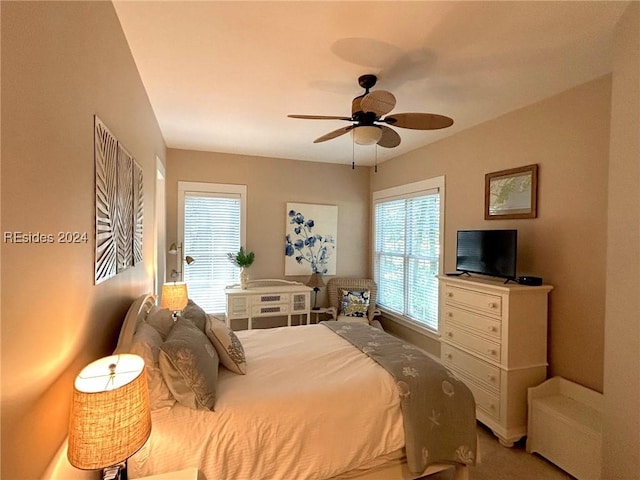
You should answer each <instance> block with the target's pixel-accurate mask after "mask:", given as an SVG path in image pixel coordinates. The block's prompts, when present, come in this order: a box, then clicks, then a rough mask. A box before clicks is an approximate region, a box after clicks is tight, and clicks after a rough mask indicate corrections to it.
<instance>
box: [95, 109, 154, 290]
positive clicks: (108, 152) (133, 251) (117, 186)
mask: <svg viewBox="0 0 640 480" xmlns="http://www.w3.org/2000/svg"><path fill="white" fill-rule="evenodd" d="M94 152H95V153H94V154H95V193H96V204H95V207H96V220H95V221H96V237H95V239H96V254H95V278H94V280H95V283H96V285H97V284H99V283H101V282H103V281H105V280H107V279H109V278H111V277H113V276H115V275H116V274H118V273H120V272H122V271H124V270H126V269H127V268H129V267H130V266H132V265H135V264H137V263H139V262H141V261H142V259H143V253H142V233H143V232H142V227H143V220H144V189H143V186H144V182H143V175H142V168H141V167H140V165H138V163H137V162H136V161H135V160H134V159H133V157H132V156H131V155H130V154H129V152H128V151H127V150H126V149H125V148H124V146H122V144H120V143H119V142H118V140H117V139H116V137H115V136H114V135H113V134H112V133H111V132H110V131H109V129H108V128H107V127H106V126H105V125H104V123H103V122H102V121H101V120H100V119H99V118H98V117H97V116H94Z"/></svg>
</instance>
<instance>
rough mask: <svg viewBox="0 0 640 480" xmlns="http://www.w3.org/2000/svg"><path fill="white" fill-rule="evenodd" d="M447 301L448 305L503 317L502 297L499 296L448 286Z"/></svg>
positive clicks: (446, 288) (446, 289) (446, 291)
mask: <svg viewBox="0 0 640 480" xmlns="http://www.w3.org/2000/svg"><path fill="white" fill-rule="evenodd" d="M444 295H445V300H446V303H447V304H451V303H453V304H458V305H462V306H466V307H468V308H471V309H473V310H477V311H479V312H484V313H489V314H491V315H496V316H500V315H502V297H500V296H499V295H491V294H490V293H483V292H478V291H475V292H474V291H473V290H467V289H466V288H459V287H454V286H452V285H447V286H446V287H445V293H444Z"/></svg>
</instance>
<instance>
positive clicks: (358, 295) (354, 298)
mask: <svg viewBox="0 0 640 480" xmlns="http://www.w3.org/2000/svg"><path fill="white" fill-rule="evenodd" d="M367 310H369V290H342V301H341V302H340V315H344V316H347V317H361V318H367Z"/></svg>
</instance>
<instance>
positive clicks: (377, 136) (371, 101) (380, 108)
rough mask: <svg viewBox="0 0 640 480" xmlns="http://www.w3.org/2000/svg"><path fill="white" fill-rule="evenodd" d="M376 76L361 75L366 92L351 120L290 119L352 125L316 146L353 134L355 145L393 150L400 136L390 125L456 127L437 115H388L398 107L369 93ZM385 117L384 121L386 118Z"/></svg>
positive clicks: (384, 95) (381, 94) (383, 94)
mask: <svg viewBox="0 0 640 480" xmlns="http://www.w3.org/2000/svg"><path fill="white" fill-rule="evenodd" d="M377 80H378V77H376V76H375V75H371V74H368V75H362V76H361V77H359V78H358V83H359V84H360V86H361V87H362V88H364V89H365V92H364V93H363V94H362V95H359V96H357V97H356V98H354V99H353V101H352V102H351V116H350V117H346V116H342V117H341V116H333V115H288V117H290V118H302V119H308V120H344V121H347V122H351V125H348V126H346V127H342V128H339V129H338V130H334V131H332V132H329V133H327V134H325V135H323V136H321V137H319V138H316V139H315V140H314V141H313V143H320V142H325V141H327V140H331V139H333V138H336V137H339V136H341V135H344V134H345V133H348V132H350V131H353V137H354V140H355V142H356V143H358V144H360V145H373V144H378V145H380V146H381V147H386V148H393V147H397V146H398V145H400V135H398V133H397V132H396V131H395V130H394V129H392V128H389V127H388V126H387V125H391V126H394V127H400V128H410V129H412V130H438V129H441V128H447V127H450V126H451V125H453V119H451V118H449V117H445V116H444V115H436V114H435V113H395V114H391V115H387V114H388V113H389V112H391V110H393V108H394V107H395V106H396V97H394V96H393V94H392V93H391V92H388V91H386V90H376V91H374V92H371V93H369V90H370V89H371V88H372V87H373V86H374V85H375V84H376V81H377ZM384 115H386V116H385V117H384V118H383V116H384Z"/></svg>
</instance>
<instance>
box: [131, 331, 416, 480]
mask: <svg viewBox="0 0 640 480" xmlns="http://www.w3.org/2000/svg"><path fill="white" fill-rule="evenodd" d="M237 334H238V337H239V338H240V340H241V342H242V344H243V346H244V349H245V353H246V356H247V374H246V375H235V374H233V373H231V372H230V371H228V370H226V369H224V368H221V369H220V376H219V381H218V399H217V401H216V405H215V411H214V412H209V411H202V410H191V409H189V408H186V407H183V406H181V405H178V404H177V405H175V406H174V407H172V408H170V409H163V410H159V411H156V412H154V413H153V415H152V422H153V428H152V432H151V437H150V439H149V441H148V442H147V444H146V445H145V446H144V447H143V448H142V450H140V451H139V452H138V453H137V454H136V455H134V457H132V458H131V459H130V461H129V475H130V476H131V477H132V478H136V477H140V476H144V475H150V474H156V473H163V472H170V471H175V470H180V469H184V468H188V467H198V468H200V470H201V472H202V473H204V475H205V477H206V479H207V480H260V479H265V480H267V479H268V480H276V479H288V480H289V479H296V480H298V479H327V478H331V477H333V476H336V475H339V474H341V473H343V472H347V471H350V470H353V469H357V468H360V467H363V466H370V465H375V464H376V459H378V458H383V457H384V456H385V455H387V456H388V455H389V454H392V453H394V452H396V451H398V450H399V449H401V448H402V447H403V445H404V434H403V426H402V414H401V411H400V399H399V396H398V393H397V391H396V386H395V383H394V381H393V379H392V378H391V376H390V375H389V374H388V373H387V372H386V371H385V370H384V369H383V368H382V367H380V366H379V365H377V364H376V363H375V362H374V361H373V360H371V359H370V358H369V357H367V356H366V355H364V354H363V353H362V352H360V351H358V350H357V349H356V348H354V347H353V346H352V345H351V344H350V343H348V342H347V341H346V340H344V339H342V338H341V337H339V336H338V335H336V334H335V333H333V332H332V331H330V330H329V329H328V328H326V327H324V326H322V325H306V326H298V327H283V328H275V329H267V330H250V331H241V332H237Z"/></svg>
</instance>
